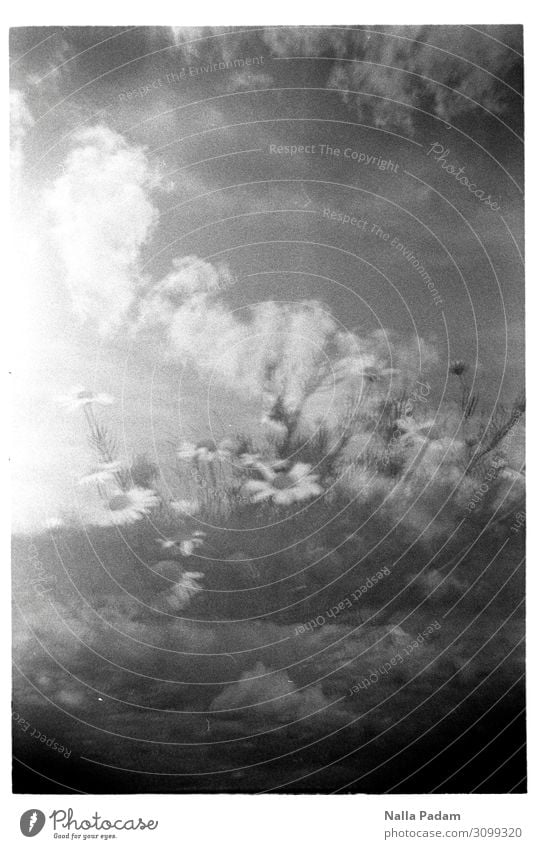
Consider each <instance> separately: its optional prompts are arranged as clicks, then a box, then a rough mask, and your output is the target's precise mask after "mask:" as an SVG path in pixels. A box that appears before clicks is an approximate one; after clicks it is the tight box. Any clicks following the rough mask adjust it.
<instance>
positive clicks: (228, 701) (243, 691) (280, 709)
mask: <svg viewBox="0 0 542 849" xmlns="http://www.w3.org/2000/svg"><path fill="white" fill-rule="evenodd" d="M331 705H332V701H331V699H328V698H327V697H326V696H325V695H324V693H323V691H322V685H321V684H314V685H312V686H310V687H306V688H304V689H303V690H298V689H297V687H296V685H295V683H294V682H293V681H292V680H290V678H289V677H288V674H287V673H286V672H283V671H281V672H273V671H272V670H271V669H268V668H267V667H266V666H265V665H264V664H263V663H261V662H258V663H257V664H256V666H255V667H254V669H250V670H248V671H247V672H245V673H243V675H242V676H241V679H240V680H239V681H237V682H236V683H235V684H230V685H229V686H227V687H225V689H224V690H223V691H222V692H221V693H220V694H219V695H218V696H217V697H216V698H215V700H214V701H213V702H212V704H211V707H210V710H222V711H226V710H232V711H233V710H248V711H250V712H251V713H253V714H254V715H256V716H258V717H261V718H264V719H267V720H275V721H277V722H294V721H295V720H299V719H303V718H305V717H308V716H311V715H312V714H315V713H318V712H321V711H322V712H325V711H326V710H328V709H329V708H330V707H331Z"/></svg>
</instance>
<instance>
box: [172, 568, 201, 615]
mask: <svg viewBox="0 0 542 849" xmlns="http://www.w3.org/2000/svg"><path fill="white" fill-rule="evenodd" d="M203 577H205V576H204V574H203V572H184V573H183V576H182V578H181V580H180V581H179V583H178V584H175V586H174V587H173V590H172V593H171V595H169V596H168V599H167V600H168V602H169V604H170V606H171V607H173V609H174V610H182V609H183V607H186V605H187V604H188V603H189V602H190V601H191V600H192V598H193V597H194V596H195V595H197V594H198V593H201V592H202V591H203V589H204V587H202V586H201V584H200V583H199V580H200V579H201V578H203Z"/></svg>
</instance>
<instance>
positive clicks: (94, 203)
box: [47, 126, 158, 332]
mask: <svg viewBox="0 0 542 849" xmlns="http://www.w3.org/2000/svg"><path fill="white" fill-rule="evenodd" d="M75 141H76V144H77V146H76V147H75V148H74V149H73V150H72V151H71V153H70V154H69V155H68V157H67V160H66V166H65V172H64V174H63V175H62V176H61V177H59V178H58V179H57V180H56V181H55V184H54V187H53V189H52V190H51V191H50V192H48V194H47V202H48V206H49V209H50V211H51V213H52V217H53V235H54V239H55V241H56V243H57V247H58V252H59V256H60V258H61V260H62V262H63V264H64V267H65V272H66V284H67V286H68V288H69V290H70V294H71V297H72V301H73V306H74V308H75V311H76V312H77V314H78V316H79V317H80V318H81V319H87V318H92V319H95V320H97V322H98V325H99V328H100V330H101V331H102V332H106V331H109V330H111V329H113V328H115V327H117V326H118V325H119V323H120V321H121V319H122V318H123V316H125V315H126V313H127V311H128V309H129V307H130V304H131V303H132V299H133V296H134V292H135V288H136V286H137V284H138V282H139V261H140V252H141V248H142V247H143V245H144V244H145V243H146V242H147V241H148V239H149V238H150V236H151V235H152V233H153V230H154V228H155V226H156V223H157V219H158V211H157V209H156V208H155V207H154V205H153V204H152V202H151V200H150V199H149V196H148V191H147V190H148V189H149V188H150V187H152V186H155V185H156V177H155V174H154V172H153V171H152V169H151V167H150V165H149V163H148V160H147V158H146V156H145V152H144V150H143V149H142V148H139V147H136V146H133V145H129V144H128V143H127V142H126V141H125V140H124V138H123V137H122V136H121V135H119V134H118V133H116V132H114V131H112V130H110V129H108V128H107V127H105V126H95V127H92V128H89V129H84V130H80V131H79V132H78V133H77V134H76V135H75Z"/></svg>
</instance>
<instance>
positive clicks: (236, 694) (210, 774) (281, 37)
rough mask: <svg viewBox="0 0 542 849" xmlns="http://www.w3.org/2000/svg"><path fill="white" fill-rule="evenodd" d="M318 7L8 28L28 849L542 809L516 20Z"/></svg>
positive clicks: (17, 682)
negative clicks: (360, 816)
mask: <svg viewBox="0 0 542 849" xmlns="http://www.w3.org/2000/svg"><path fill="white" fill-rule="evenodd" d="M270 11H272V10H270ZM373 11H374V10H373ZM147 12H149V13H152V9H147ZM177 12H178V14H177V15H176V17H177V18H179V19H181V24H182V18H183V9H182V6H181V7H179V9H178V10H177ZM313 12H314V14H312V15H308V14H307V12H305V20H306V23H305V24H303V25H301V24H300V25H295V26H294V25H289V24H280V25H279V24H276V25H271V24H269V25H267V26H263V25H257V24H255V23H253V22H252V23H251V22H250V21H251V20H252V21H253V18H251V16H250V15H249V14H247V20H248V21H249V23H247V24H246V25H239V24H236V25H218V24H219V23H220V22H222V23H224V22H226V24H227V21H228V10H227V8H224V9H222V10H221V12H220V14H218V13H216V14H215V18H216V21H217V25H205V26H203V25H202V26H192V25H191V26H188V25H180V26H165V25H157V26H150V25H136V24H137V22H138V20H139V18H138V15H137V14H135V13H134V12H133V11H131V10H130V9H129V7H128V8H127V9H126V14H125V18H126V21H125V25H123V26H121V25H115V26H113V25H107V26H105V25H97V24H93V25H88V26H87V25H86V26H82V25H81V26H79V25H69V26H64V25H61V24H62V16H58V15H57V16H56V17H55V16H50V17H51V20H52V23H51V24H50V25H47V26H45V25H32V26H30V25H28V26H27V25H25V26H11V28H10V31H9V63H10V140H11V148H10V189H11V219H12V225H13V227H12V234H13V235H12V237H11V239H10V241H11V244H10V245H9V248H10V249H11V250H12V251H13V252H14V255H15V268H16V271H17V275H16V279H12V280H10V288H13V289H14V290H15V291H14V293H13V296H14V302H15V308H14V310H13V312H12V314H11V319H10V321H12V322H13V326H14V327H15V328H16V332H15V334H14V338H13V345H12V349H11V351H10V366H9V369H10V374H11V391H12V416H13V425H12V445H11V449H10V472H11V487H12V519H11V557H12V602H13V613H12V632H13V637H12V652H13V672H12V682H11V683H12V704H11V734H12V751H13V764H12V788H11V792H12V793H13V794H14V795H13V800H14V811H15V812H16V815H17V828H18V827H19V825H18V823H19V816H20V815H21V814H22V812H23V810H24V809H25V807H26V808H29V809H30V810H28V811H27V814H29V820H28V823H27V824H26V825H25V826H24V827H23V820H22V819H21V831H22V833H23V834H25V835H26V836H33V835H32V834H31V831H32V829H33V828H36V829H37V828H40V829H41V827H42V825H43V823H42V821H41V819H40V817H39V816H38V814H39V815H40V816H41V817H44V818H47V816H48V814H47V812H48V811H50V809H51V808H52V806H53V805H54V804H55V803H54V797H55V796H62V797H64V796H68V797H71V798H72V799H74V797H75V796H77V795H79V796H85V795H90V796H101V795H102V796H105V795H122V796H128V795H131V794H137V795H139V797H140V799H141V794H157V795H158V794H160V795H166V796H169V797H171V796H185V795H187V794H192V795H200V794H204V795H207V796H209V795H213V794H231V795H235V796H237V795H241V794H245V795H254V796H256V795H262V794H264V795H269V794H272V795H275V794H277V795H278V794H280V795H285V796H288V795H298V796H301V795H303V796H307V795H309V796H310V795H314V794H319V795H323V796H326V797H327V796H331V795H347V794H352V795H355V794H360V795H361V794H363V795H365V796H369V797H373V796H374V797H377V796H382V795H385V796H386V797H387V801H386V809H387V810H389V811H392V809H393V819H394V820H407V819H409V817H408V816H406V814H408V811H407V810H406V809H407V808H409V802H408V797H409V796H411V797H414V796H416V795H426V796H427V797H431V796H432V795H439V794H454V796H453V798H454V799H455V800H456V801H455V802H454V805H457V804H459V803H457V796H462V795H469V794H476V795H480V796H487V795H498V796H499V797H501V796H505V795H510V794H512V795H522V794H523V795H525V794H526V793H527V788H528V783H527V781H528V777H527V755H526V697H525V666H524V662H525V609H524V604H525V537H526V506H525V449H524V445H525V411H526V392H525V375H524V366H525V362H524V361H525V357H524V319H525V309H524V306H525V298H524V196H523V192H524V166H523V127H524V111H523V38H524V27H523V26H522V24H521V23H517V24H495V23H492V24H484V23H480V24H470V23H469V24H459V23H454V24H444V23H439V24H437V23H430V22H429V23H425V24H419V23H416V24H405V23H400V21H404V20H405V19H406V18H407V15H406V14H402V15H398V16H397V20H398V21H399V23H397V24H391V23H386V24H382V25H378V24H376V23H374V17H373V16H371V23H369V24H364V23H363V22H360V19H361V20H363V17H364V7H363V6H359V8H358V9H357V12H356V14H355V15H353V14H352V12H351V10H349V11H348V14H346V15H345V14H344V11H343V12H341V10H340V8H338V9H337V10H336V17H337V19H341V18H343V17H346V18H347V19H352V18H353V19H354V20H353V21H352V23H350V24H336V25H317V24H314V25H313V24H311V22H310V18H311V17H312V18H313V20H318V17H319V16H318V14H317V10H316V9H314V10H313ZM375 14H376V12H375ZM510 16H511V18H514V10H513V9H510ZM271 17H272V16H271V15H269V18H270V19H271ZM479 17H480V18H481V19H484V15H483V14H480V16H479ZM517 17H518V19H519V18H521V16H520V15H518V16H517ZM88 18H89V20H90V13H89V15H88ZM130 18H131V19H132V20H135V21H136V24H130V23H129V21H130ZM39 19H40V18H39V17H38V18H37V20H39ZM53 23H54V24H55V25H53ZM56 24H58V25H56ZM6 34H7V33H6ZM530 97H531V98H533V102H534V99H535V98H536V97H537V92H536V90H534V89H533V90H531V92H530ZM534 251H535V252H536V245H535V246H534ZM6 285H7V284H6ZM534 615H535V616H536V613H535V614H534ZM529 780H530V779H529ZM23 795H29V796H31V797H34V796H36V797H37V796H40V797H43V798H42V799H41V805H38V807H39V808H40V810H39V811H34V809H31V808H30V804H31V803H30V802H29V803H27V802H26V801H25V799H24V798H22V797H23ZM397 796H401V797H402V798H401V801H399V800H397V801H394V797H397ZM405 799H406V801H405ZM212 801H213V800H212V799H210V800H209V802H210V803H212ZM300 801H302V800H300ZM346 801H347V800H346ZM75 802H77V799H75ZM69 804H70V805H72V807H73V809H74V812H73V817H74V818H76V819H78V818H79V814H78V812H77V810H76V806H75V805H74V804H73V802H72V801H70V802H69ZM139 804H143V803H141V802H140V801H138V803H137V805H139ZM178 804H179V802H173V805H178ZM185 804H186V805H187V804H188V800H187V801H186V803H185ZM352 804H354V802H353V801H352ZM96 805H97V806H98V807H96ZM137 805H136V804H135V803H134V804H133V805H132V808H131V812H132V814H133V813H135V814H136V816H135V820H136V821H137V815H138V814H139V810H138V809H137ZM364 805H365V807H366V808H367V807H369V806H370V805H371V799H370V798H369V799H366V800H365V802H364ZM57 807H58V805H57ZM61 807H62V808H64V807H66V810H63V811H62V815H60V814H58V812H56V819H54V824H53V825H51V820H47V822H46V824H45V826H44V829H49V832H50V834H49V836H53V835H52V832H51V829H52V828H53V827H54V828H55V832H56V831H62V830H64V831H65V834H63V835H61V834H57V833H55V834H54V836H55V837H57V836H66V837H72V836H77V835H74V834H70V832H71V831H72V832H73V831H74V829H75V830H77V828H78V826H77V823H76V821H75V820H73V822H75V825H73V822H72V820H71V819H70V818H71V816H72V813H71V811H72V808H70V809H69V810H70V813H67V810H68V808H67V804H66V805H64V804H63V805H62V806H61ZM420 807H423V805H422V804H421V803H419V802H417V803H416V817H417V822H418V826H417V827H426V828H431V827H433V826H434V824H432V823H430V822H429V820H431V819H433V818H434V815H433V814H431V815H428V814H427V811H424V812H422V813H424V814H425V817H421V824H420ZM411 808H412V806H411ZM411 808H409V810H410V809H411ZM498 808H499V801H498V799H497V801H496V802H495V803H494V814H495V817H496V819H495V821H494V823H493V824H494V825H497V824H499V823H500V824H501V825H503V826H511V825H512V824H514V825H517V826H519V825H521V823H519V821H517V822H516V821H514V822H512V821H510V822H504V821H503V822H502V823H501V820H500V819H499V817H498ZM19 809H20V810H19ZM41 809H43V810H44V811H45V814H42V812H41ZM173 809H175V808H172V810H173ZM412 809H413V808H412ZM441 809H442V811H443V812H444V813H443V814H442V816H441V817H436V818H437V819H442V820H446V819H448V818H451V819H453V816H452V815H451V814H449V813H445V812H446V811H451V810H454V809H455V808H453V806H452V807H450V804H448V805H447V806H446V805H445V806H444V807H442V806H441ZM88 810H89V811H95V810H97V811H100V802H99V800H98V802H94V803H93V802H92V800H90V808H88ZM141 810H143V809H141ZM146 810H147V809H145V811H146ZM149 810H150V809H149ZM177 810H178V811H179V813H180V811H181V808H178V809H177ZM350 810H351V812H352V813H351V816H354V808H353V807H352V808H350ZM358 810H359V811H361V808H359V809H358ZM427 810H430V808H429V807H428V808H427ZM96 816H98V814H96ZM146 816H147V815H146V813H145V814H143V813H141V817H142V818H143V819H145V818H146ZM149 816H150V814H149ZM212 816H213V815H212V813H210V818H212ZM389 819H392V817H390V818H389ZM486 819H487V822H486V825H489V817H488V818H486ZM57 820H58V822H57ZM497 820H498V822H497ZM140 821H141V820H140ZM402 825H403V827H404V823H403V824H402ZM453 825H454V827H457V826H458V823H457V822H456V823H454V824H453ZM72 826H73V827H72ZM134 827H136V826H134ZM259 827H260V828H261V829H263V830H264V829H265V823H264V822H263V821H261V822H260V826H259ZM385 827H386V828H390V829H391V828H392V827H394V828H398V827H399V826H398V823H397V822H390V823H386V825H385ZM439 827H440V828H442V829H445V828H446V824H445V823H440V825H439ZM24 828H27V831H25V830H24ZM83 828H84V826H83ZM489 836H491V835H489ZM494 836H504V835H494ZM510 836H519V835H510ZM290 837H291V839H290V838H288V836H287V833H286V832H285V837H284V843H283V845H284V846H285V847H288V849H291V847H294V846H296V845H297V843H298V840H299V839H300V838H299V837H296V836H295V835H293V834H292V835H290ZM38 839H39V838H38ZM130 839H132V838H130ZM154 839H155V840H157V841H159V840H160V836H159V833H158V832H157V833H156V835H155V837H154ZM420 842H422V841H421V840H420ZM162 845H165V844H162ZM172 845H173V844H172ZM176 845H179V844H176ZM194 845H201V846H207V845H209V846H210V845H211V844H210V843H209V844H206V843H201V842H200V843H198V842H197V841H196V842H195V843H194ZM213 845H214V844H213ZM305 845H307V844H305ZM355 845H357V843H356V844H355ZM359 845H360V846H361V845H366V846H369V845H370V843H365V844H363V843H360V844H359ZM425 845H430V844H429V843H428V842H427V841H425ZM432 845H433V846H435V845H438V844H437V843H436V842H434V843H433V844H432ZM516 845H518V844H517V843H516Z"/></svg>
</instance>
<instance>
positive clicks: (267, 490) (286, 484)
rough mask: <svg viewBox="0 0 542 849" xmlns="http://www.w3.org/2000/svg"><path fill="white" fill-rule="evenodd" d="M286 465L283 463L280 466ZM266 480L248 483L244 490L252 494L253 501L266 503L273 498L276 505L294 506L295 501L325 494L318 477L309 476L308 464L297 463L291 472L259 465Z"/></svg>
mask: <svg viewBox="0 0 542 849" xmlns="http://www.w3.org/2000/svg"><path fill="white" fill-rule="evenodd" d="M283 465H284V464H283V463H281V464H280V466H283ZM258 469H259V471H260V472H261V473H262V475H263V477H264V480H251V481H248V482H247V483H246V484H245V486H244V489H245V490H246V491H247V492H249V493H252V500H253V501H265V500H266V499H267V498H271V499H272V501H274V502H275V504H293V503H294V502H295V501H306V500H307V499H308V498H312V497H313V496H315V495H320V493H321V492H323V489H322V487H321V486H320V484H319V483H317V481H318V475H314V474H308V472H309V470H310V465H309V464H308V463H296V464H295V465H294V466H292V468H291V469H290V470H289V471H282V470H278V469H277V464H275V466H272V467H268V466H265V465H264V464H263V463H259V464H258Z"/></svg>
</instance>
